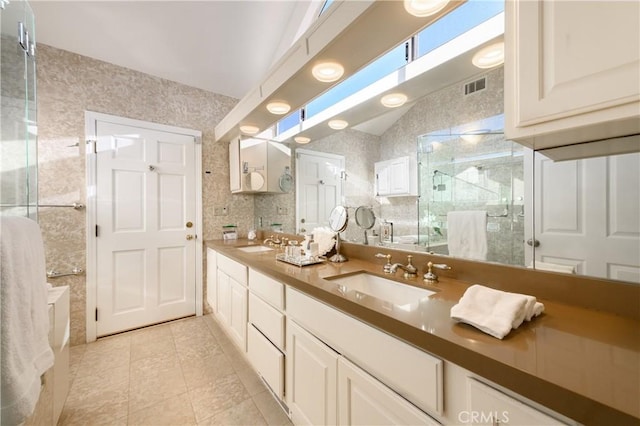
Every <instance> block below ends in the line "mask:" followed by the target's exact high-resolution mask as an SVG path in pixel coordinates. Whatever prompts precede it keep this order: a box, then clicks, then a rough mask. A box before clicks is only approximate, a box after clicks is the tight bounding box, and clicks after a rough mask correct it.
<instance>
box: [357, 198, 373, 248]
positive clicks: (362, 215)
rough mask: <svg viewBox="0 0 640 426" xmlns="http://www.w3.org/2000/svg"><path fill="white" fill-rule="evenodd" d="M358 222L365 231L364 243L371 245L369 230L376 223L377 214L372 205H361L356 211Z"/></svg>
mask: <svg viewBox="0 0 640 426" xmlns="http://www.w3.org/2000/svg"><path fill="white" fill-rule="evenodd" d="M355 218H356V224H357V225H358V226H359V227H360V228H361V229H362V230H363V231H364V241H363V244H364V245H369V238H368V236H367V231H368V230H369V229H371V228H373V225H375V223H376V215H375V213H374V212H373V209H372V208H371V207H367V206H360V207H358V208H357V209H356V213H355Z"/></svg>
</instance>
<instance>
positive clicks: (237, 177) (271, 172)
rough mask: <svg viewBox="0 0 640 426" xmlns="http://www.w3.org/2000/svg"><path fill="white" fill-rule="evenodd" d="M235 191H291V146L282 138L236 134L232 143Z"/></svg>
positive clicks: (232, 173)
mask: <svg viewBox="0 0 640 426" xmlns="http://www.w3.org/2000/svg"><path fill="white" fill-rule="evenodd" d="M229 179H230V181H229V184H230V189H231V192H234V193H235V192H252V193H255V192H275V193H283V192H290V191H291V190H292V189H293V177H292V176H291V149H290V148H289V147H288V146H286V145H283V144H281V143H278V142H272V141H267V140H262V139H240V138H234V139H232V140H231V142H230V143H229Z"/></svg>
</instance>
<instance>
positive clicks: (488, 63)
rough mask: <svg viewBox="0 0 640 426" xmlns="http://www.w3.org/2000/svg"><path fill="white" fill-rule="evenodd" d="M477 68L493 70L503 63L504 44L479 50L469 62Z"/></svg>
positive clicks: (496, 44)
mask: <svg viewBox="0 0 640 426" xmlns="http://www.w3.org/2000/svg"><path fill="white" fill-rule="evenodd" d="M471 62H472V63H473V65H475V66H476V67H478V68H493V67H495V66H498V65H500V64H503V63H504V42H503V41H501V42H500V43H495V44H492V45H489V46H487V47H485V48H482V49H480V50H479V51H478V52H477V53H476V54H475V55H473V59H472V60H471Z"/></svg>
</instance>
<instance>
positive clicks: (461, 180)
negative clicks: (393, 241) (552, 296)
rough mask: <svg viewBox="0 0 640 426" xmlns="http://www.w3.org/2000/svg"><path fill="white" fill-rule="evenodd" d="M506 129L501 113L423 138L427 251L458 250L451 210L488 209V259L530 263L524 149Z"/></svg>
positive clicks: (421, 209) (422, 223)
mask: <svg viewBox="0 0 640 426" xmlns="http://www.w3.org/2000/svg"><path fill="white" fill-rule="evenodd" d="M503 127H504V116H503V115H497V116H494V117H489V118H486V119H484V120H479V121H476V122H472V123H468V124H465V125H462V126H457V127H454V128H449V129H442V130H439V131H435V132H432V133H429V134H426V135H423V136H421V137H420V138H419V140H418V161H419V164H420V168H419V182H420V197H419V199H418V215H419V219H420V220H419V230H418V233H419V245H420V246H424V247H425V250H427V251H431V252H434V253H439V254H452V253H451V250H450V247H449V244H450V243H451V237H452V236H453V235H454V234H455V230H452V229H451V228H450V226H451V224H452V222H451V217H450V212H467V213H477V212H482V213H484V215H486V228H485V226H484V224H482V225H479V226H482V229H478V234H479V235H480V239H482V238H484V239H486V244H487V247H488V250H487V254H486V256H487V257H486V260H488V261H496V262H501V263H506V264H513V265H523V264H524V247H523V243H522V241H523V239H524V217H523V215H522V212H523V211H524V210H523V209H524V196H525V194H524V183H523V182H524V177H523V176H524V167H523V166H524V157H523V148H522V147H521V146H520V145H518V144H515V143H513V142H511V141H508V140H505V138H504V134H503V130H502V129H503ZM474 129H477V130H474ZM482 213H480V214H482ZM448 216H449V217H448ZM454 255H455V254H454Z"/></svg>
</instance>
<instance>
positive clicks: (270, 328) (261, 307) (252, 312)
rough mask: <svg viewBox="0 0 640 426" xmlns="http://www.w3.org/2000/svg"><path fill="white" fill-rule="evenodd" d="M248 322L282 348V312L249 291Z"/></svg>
mask: <svg viewBox="0 0 640 426" xmlns="http://www.w3.org/2000/svg"><path fill="white" fill-rule="evenodd" d="M249 322H250V323H251V324H253V325H254V326H255V327H256V328H257V329H258V330H260V331H261V332H262V334H264V335H265V336H267V338H268V339H269V340H271V341H272V342H273V344H274V345H276V346H277V347H279V348H280V349H284V339H285V337H284V314H283V313H282V312H280V311H278V310H277V309H275V308H273V307H271V306H269V304H268V303H267V302H265V301H263V300H262V299H260V298H259V297H258V296H256V295H255V294H253V293H251V292H249Z"/></svg>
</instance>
